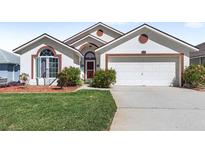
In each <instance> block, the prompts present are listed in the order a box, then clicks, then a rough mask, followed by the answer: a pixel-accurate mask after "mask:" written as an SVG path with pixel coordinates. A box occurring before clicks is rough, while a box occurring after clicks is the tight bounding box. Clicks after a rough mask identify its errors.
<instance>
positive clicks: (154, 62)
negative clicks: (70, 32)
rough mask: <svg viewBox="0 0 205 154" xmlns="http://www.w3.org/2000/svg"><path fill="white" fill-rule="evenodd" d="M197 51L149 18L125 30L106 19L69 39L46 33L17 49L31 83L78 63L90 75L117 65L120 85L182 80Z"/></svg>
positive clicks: (52, 77)
mask: <svg viewBox="0 0 205 154" xmlns="http://www.w3.org/2000/svg"><path fill="white" fill-rule="evenodd" d="M197 51H198V48H197V47H195V46H193V45H191V44H189V43H187V42H185V41H182V40H180V39H178V38H176V37H174V36H171V35H169V34H167V33H165V32H162V31H161V30H159V29H156V28H154V27H152V26H150V25H148V24H143V25H141V26H139V27H137V28H135V29H133V30H131V31H129V32H127V33H123V32H120V31H119V30H116V29H114V28H112V27H110V26H108V25H106V24H104V23H101V22H99V23H97V24H95V25H93V26H91V27H89V28H87V29H85V30H83V31H81V32H79V33H77V34H76V35H74V36H72V37H70V38H68V39H66V40H64V41H60V40H58V39H56V38H54V37H52V36H50V35H48V34H42V35H41V36H39V37H37V38H34V39H33V40H31V41H29V42H27V43H25V44H23V45H21V46H20V47H17V48H16V49H14V52H15V53H17V54H19V55H20V66H21V69H20V71H21V73H27V74H29V76H30V84H52V83H55V80H56V75H57V73H58V72H60V71H61V70H62V69H63V68H64V67H69V66H74V67H78V68H80V70H81V74H82V78H83V79H84V80H88V79H91V78H92V77H93V75H94V73H95V71H96V70H98V69H111V68H112V69H115V70H116V72H117V82H116V84H117V85H145V86H180V85H181V83H182V80H181V78H182V73H183V71H184V69H185V67H187V66H189V64H190V53H192V52H197Z"/></svg>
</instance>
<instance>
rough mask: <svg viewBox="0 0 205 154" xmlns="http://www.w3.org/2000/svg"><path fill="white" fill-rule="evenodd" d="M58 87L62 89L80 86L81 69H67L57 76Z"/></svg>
mask: <svg viewBox="0 0 205 154" xmlns="http://www.w3.org/2000/svg"><path fill="white" fill-rule="evenodd" d="M57 78H58V81H57V83H58V84H57V85H58V86H60V87H61V88H62V87H67V86H76V85H79V84H80V69H79V68H75V67H69V68H67V67H65V68H64V69H63V70H62V71H61V72H60V73H59V74H58V76H57Z"/></svg>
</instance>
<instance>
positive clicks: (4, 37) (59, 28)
mask: <svg viewBox="0 0 205 154" xmlns="http://www.w3.org/2000/svg"><path fill="white" fill-rule="evenodd" d="M104 23H105V24H107V25H109V26H111V27H114V28H116V29H118V30H120V31H122V32H124V33H126V32H128V31H130V30H132V29H133V28H135V27H137V26H139V25H141V24H143V22H104ZM93 24H95V23H94V22H17V23H14V22H0V48H1V49H4V50H7V51H12V50H13V49H14V48H16V47H18V46H20V45H22V44H24V43H26V42H28V41H30V40H32V39H33V38H35V37H37V36H39V35H41V34H42V33H48V34H50V35H52V36H53V37H56V38H57V39H59V40H62V41H63V40H65V39H67V38H69V37H70V36H72V35H74V34H76V33H78V32H80V31H82V30H84V29H85V28H88V27H89V26H92V25H93ZM147 24H149V25H151V26H153V27H155V28H157V29H160V30H161V31H164V32H166V33H169V34H171V35H173V36H175V37H177V38H179V39H181V40H184V41H186V42H188V43H190V44H193V45H198V44H200V43H202V42H205V23H200V22H195V23H194V22H187V23H183V22H151V23H150V22H147Z"/></svg>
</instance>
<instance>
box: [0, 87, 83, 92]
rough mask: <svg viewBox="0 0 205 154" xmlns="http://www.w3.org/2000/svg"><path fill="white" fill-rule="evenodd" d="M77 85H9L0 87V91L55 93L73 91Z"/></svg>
mask: <svg viewBox="0 0 205 154" xmlns="http://www.w3.org/2000/svg"><path fill="white" fill-rule="evenodd" d="M77 88H79V86H74V87H65V88H62V89H61V88H60V87H57V86H50V87H49V86H31V85H28V86H9V87H1V88H0V93H52V92H53V93H56V92H73V91H75V90H76V89H77Z"/></svg>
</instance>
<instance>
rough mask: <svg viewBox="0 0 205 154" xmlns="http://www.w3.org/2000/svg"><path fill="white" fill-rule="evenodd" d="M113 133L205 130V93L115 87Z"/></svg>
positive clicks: (184, 90)
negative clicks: (126, 131)
mask: <svg viewBox="0 0 205 154" xmlns="http://www.w3.org/2000/svg"><path fill="white" fill-rule="evenodd" d="M111 93H112V95H113V97H114V99H115V101H116V104H117V107H118V110H117V113H116V115H115V117H114V120H113V123H112V125H111V130H205V92H198V91H194V90H189V89H183V88H174V87H137V86H115V87H113V88H112V90H111Z"/></svg>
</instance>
